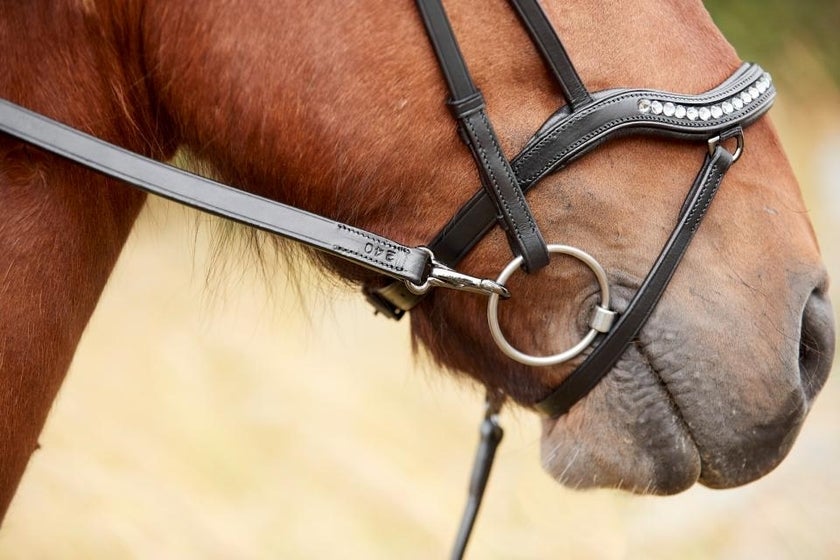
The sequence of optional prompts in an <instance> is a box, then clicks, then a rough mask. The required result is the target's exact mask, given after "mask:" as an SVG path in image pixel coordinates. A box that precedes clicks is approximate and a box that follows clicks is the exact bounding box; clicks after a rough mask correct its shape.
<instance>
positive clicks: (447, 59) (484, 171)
mask: <svg viewBox="0 0 840 560" xmlns="http://www.w3.org/2000/svg"><path fill="white" fill-rule="evenodd" d="M417 6H418V8H419V10H420V14H421V15H422V17H423V23H424V25H425V26H426V31H427V33H428V35H429V40H430V41H431V43H432V47H433V48H434V51H435V55H436V56H437V58H438V62H439V63H440V68H441V70H442V72H443V75H444V78H445V79H446V83H447V86H448V87H449V92H450V94H451V96H452V98H451V100H450V101H449V103H448V105H449V107H450V110H451V111H452V114H453V116H454V117H455V118H456V119H457V120H458V123H459V127H460V130H461V137H462V138H463V139H464V141H465V143H466V144H467V146H469V148H470V151H471V152H472V155H473V159H474V160H475V164H476V167H477V169H478V173H479V177H480V179H481V185H482V187H483V188H484V190H485V192H486V193H487V194H488V195H489V197H490V199H491V200H492V201H493V203H494V205H495V207H496V208H495V209H496V216H497V220H498V222H499V224H500V225H501V226H502V228H503V229H504V230H505V232H506V234H507V237H508V242H509V243H510V246H511V250H512V251H513V253H514V254H515V255H521V256H522V257H523V259H524V264H523V266H524V268H525V270H526V271H529V272H532V271H535V270H538V269H540V268H542V267H544V266H545V265H547V264H548V251H547V250H546V243H545V241H544V240H543V237H542V234H540V231H539V228H538V227H537V223H536V220H535V219H534V216H533V215H532V213H531V209H530V207H529V206H528V203H527V201H526V200H525V194H524V193H523V192H522V189H521V188H520V186H519V183H518V181H517V179H516V175H514V173H513V169H511V166H510V162H509V161H508V159H507V158H506V157H505V155H504V153H502V149H501V145H500V143H499V139H498V137H497V136H496V133H495V131H494V130H493V127H492V125H491V124H490V119H489V118H488V117H487V113H486V111H485V106H484V98H483V97H482V95H481V92H479V91H478V88H476V87H475V84H474V83H473V81H472V78H471V77H470V74H469V70H468V69H467V65H466V62H465V61H464V57H463V56H462V55H461V51H460V49H459V48H458V42H457V40H456V39H455V34H454V33H453V31H452V26H451V25H450V24H449V18H448V17H447V16H446V12H445V11H444V9H443V5H442V4H441V2H440V0H417Z"/></svg>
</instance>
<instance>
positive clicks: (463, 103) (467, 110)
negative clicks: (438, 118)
mask: <svg viewBox="0 0 840 560" xmlns="http://www.w3.org/2000/svg"><path fill="white" fill-rule="evenodd" d="M446 106H447V107H449V111H450V112H451V113H452V116H453V117H455V118H456V119H458V120H462V119H465V118H467V117H469V116H470V115H472V114H474V113H477V112H478V111H481V110H482V109H484V96H483V95H481V92H480V91H476V92H475V93H473V94H472V95H469V96H467V97H464V98H461V99H450V100H449V101H447V102H446Z"/></svg>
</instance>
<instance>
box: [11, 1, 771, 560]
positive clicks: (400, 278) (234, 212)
mask: <svg viewBox="0 0 840 560" xmlns="http://www.w3.org/2000/svg"><path fill="white" fill-rule="evenodd" d="M509 1H510V3H511V5H512V6H513V7H514V9H515V10H516V12H517V13H518V15H519V17H520V19H521V21H522V23H523V24H524V26H525V27H526V28H527V30H528V32H529V34H530V36H531V39H532V40H533V42H534V43H535V45H536V46H537V48H538V50H539V52H540V54H541V56H542V58H543V59H544V61H545V63H546V64H547V66H548V68H549V69H550V71H551V74H552V75H553V76H554V78H555V79H556V80H557V83H558V84H559V85H560V88H561V90H562V92H563V95H564V97H565V99H566V106H564V107H562V108H561V109H559V110H558V111H557V112H556V113H555V114H554V115H552V116H551V117H550V118H549V119H548V120H547V121H546V122H545V123H544V124H543V125H542V127H541V128H540V129H539V130H538V131H537V132H536V133H535V134H534V136H533V137H532V138H531V139H530V140H529V141H528V143H527V144H526V146H525V147H524V148H523V149H522V151H521V152H520V153H519V154H518V155H517V156H516V157H514V158H513V159H511V160H508V159H507V158H506V157H505V155H504V154H503V153H502V151H501V149H500V148H499V141H498V139H497V137H496V134H495V132H494V130H493V127H492V125H491V123H490V119H489V117H488V116H487V113H486V111H485V104H484V99H483V97H482V95H481V93H480V91H479V90H478V88H477V87H476V86H475V84H474V83H473V80H472V78H471V77H470V74H469V71H468V69H467V66H466V63H465V61H464V58H463V56H462V55H461V52H460V49H459V47H458V42H457V40H456V39H455V36H454V34H453V32H452V29H451V26H450V24H449V21H448V19H447V16H446V13H445V11H444V9H443V6H442V4H441V1H440V0H417V5H418V8H419V10H420V13H421V15H422V19H423V22H424V24H425V27H426V31H427V33H428V35H429V38H430V41H431V44H432V46H433V48H434V51H435V54H436V56H437V59H438V62H439V63H440V67H441V70H442V73H443V76H444V78H445V80H446V83H447V86H448V89H449V94H450V99H449V100H448V102H447V105H448V107H449V109H450V111H451V112H452V115H453V117H454V118H455V120H456V121H457V123H458V132H459V134H460V136H461V138H462V139H463V141H464V142H465V143H466V145H467V146H468V147H469V148H470V151H471V152H472V155H473V159H474V160H475V163H476V168H477V170H478V174H479V177H480V180H481V186H482V189H481V190H480V191H479V192H477V193H476V194H475V195H474V196H473V197H472V198H471V199H470V200H469V201H468V202H467V203H466V204H464V206H462V207H461V209H460V210H458V212H457V213H456V214H455V215H454V216H453V218H452V219H451V220H450V221H449V222H448V223H447V224H446V226H445V227H444V228H443V229H442V230H441V231H440V232H439V233H438V234H437V235H436V236H435V238H434V239H432V241H431V242H430V243H429V244H428V245H427V246H425V247H406V246H404V245H402V244H400V243H397V242H395V241H393V240H391V239H387V238H384V237H382V236H379V235H376V234H374V233H371V232H368V231H364V230H361V229H359V228H356V227H353V226H350V225H347V224H343V223H340V222H336V221H333V220H330V219H328V218H325V217H323V216H318V215H315V214H312V213H309V212H306V211H304V210H300V209H297V208H294V207H291V206H287V205H285V204H281V203H278V202H275V201H272V200H268V199H266V198H262V197H259V196H256V195H253V194H250V193H248V192H245V191H242V190H239V189H236V188H233V187H230V186H227V185H223V184H221V183H217V182H214V181H211V180H208V179H205V178H203V177H199V176H197V175H193V174H191V173H187V172H185V171H182V170H179V169H176V168H174V167H171V166H168V165H165V164H162V163H159V162H156V161H154V160H151V159H148V158H145V157H143V156H141V155H138V154H135V153H133V152H129V151H127V150H124V149H122V148H119V147H117V146H114V145H112V144H109V143H107V142H105V141H103V140H100V139H98V138H95V137H93V136H90V135H87V134H85V133H83V132H80V131H78V130H75V129H73V128H70V127H68V126H66V125H63V124H61V123H58V122H56V121H54V120H51V119H49V118H47V117H45V116H43V115H40V114H38V113H34V112H32V111H29V110H27V109H24V108H22V107H20V106H17V105H15V104H13V103H11V102H9V101H6V100H2V99H0V131H3V132H5V133H7V134H9V135H11V136H13V137H15V138H18V139H20V140H22V141H24V142H27V143H30V144H33V145H35V146H38V147H40V148H42V149H44V150H46V151H48V152H52V153H54V154H58V155H60V156H63V157H65V158H67V159H70V160H72V161H75V162H78V163H80V164H82V165H84V166H86V167H89V168H91V169H94V170H96V171H99V172H101V173H103V174H105V175H108V176H110V177H113V178H117V179H120V180H122V181H124V182H126V183H128V184H130V185H133V186H135V187H137V188H140V189H142V190H145V191H147V192H150V193H152V194H156V195H159V196H163V197H166V198H169V199H171V200H174V201H176V202H179V203H181V204H185V205H188V206H191V207H194V208H197V209H199V210H203V211H205V212H209V213H212V214H216V215H219V216H222V217H225V218H229V219H232V220H235V221H237V222H241V223H243V224H246V225H249V226H253V227H255V228H258V229H262V230H265V231H268V232H271V233H274V234H277V235H281V236H283V237H287V238H290V239H293V240H296V241H299V242H301V243H304V244H307V245H309V246H311V247H314V248H317V249H320V250H322V251H326V252H328V253H331V254H333V255H336V256H339V257H342V258H344V259H347V260H350V261H352V262H354V263H356V264H358V265H360V266H363V267H366V268H369V269H372V270H374V271H376V272H378V273H380V274H383V275H385V276H387V277H390V278H392V279H393V280H394V281H392V282H391V283H389V284H387V285H385V286H380V287H373V286H366V287H365V288H364V292H365V294H366V297H367V299H368V301H370V302H371V303H372V304H373V306H374V307H375V309H376V310H377V311H378V312H381V313H382V314H384V315H386V316H388V317H391V318H394V319H399V318H401V317H402V316H403V315H404V314H405V312H406V311H409V310H410V309H412V308H413V307H415V306H416V305H418V304H419V303H420V301H422V298H423V297H424V296H425V295H426V294H427V293H428V292H429V291H430V290H431V289H432V288H450V289H455V290H465V291H470V292H476V293H479V294H484V295H487V296H489V301H488V322H489V325H490V331H491V334H492V336H493V338H494V340H495V341H496V343H497V344H498V345H499V347H500V348H501V350H502V351H503V352H504V353H505V354H506V355H507V356H509V357H510V358H511V359H514V360H517V361H519V362H522V363H524V364H527V365H531V366H543V365H551V364H557V363H561V362H564V361H567V360H569V359H571V358H573V357H575V356H577V355H579V354H581V353H582V352H583V351H584V350H586V349H588V348H591V351H590V352H589V354H588V355H587V356H586V357H585V359H584V360H583V362H582V363H581V364H580V365H579V366H578V367H577V368H576V369H575V370H574V371H573V372H572V373H571V374H570V375H569V376H568V377H567V378H566V380H565V381H563V383H561V384H560V385H559V386H558V387H557V388H555V389H554V390H553V391H552V392H551V393H550V394H548V395H547V396H546V397H545V398H544V399H543V400H541V401H540V402H538V403H535V404H534V407H535V408H536V409H537V410H538V411H540V412H541V413H543V414H545V415H547V416H549V417H557V416H560V415H562V414H565V413H566V412H567V411H568V410H569V409H570V408H571V407H572V406H573V405H574V404H575V403H576V402H577V401H579V400H580V399H581V398H583V397H584V396H585V395H586V394H587V393H588V392H589V391H590V390H591V389H592V388H593V387H595V385H596V384H597V383H598V381H599V380H600V379H601V378H602V377H603V376H604V375H606V374H607V372H609V371H610V370H611V369H612V367H613V366H614V365H615V363H616V362H617V361H618V359H619V358H620V356H621V355H622V353H623V352H624V350H625V349H626V347H627V346H628V344H630V342H631V341H632V340H633V338H634V337H636V335H637V334H638V332H639V331H640V329H641V328H642V326H643V325H644V324H645V322H646V320H647V319H648V317H649V316H650V314H651V313H652V311H653V308H654V307H655V306H656V304H657V302H658V301H659V299H660V297H661V296H662V294H663V292H664V290H665V288H666V287H667V285H668V282H669V281H670V279H671V276H672V275H673V273H674V271H675V270H676V267H677V266H678V265H679V263H680V260H681V259H682V256H683V254H684V253H685V251H686V249H687V247H688V244H689V243H690V241H691V239H692V237H693V236H694V233H695V232H696V231H697V228H698V227H699V225H700V222H701V220H702V219H703V217H704V215H705V213H706V210H707V209H708V207H709V205H710V203H711V201H712V199H713V197H714V196H715V193H716V192H717V190H718V188H719V186H720V184H721V181H722V180H723V177H724V175H725V173H726V171H727V170H728V169H729V168H730V166H731V165H732V164H733V163H734V162H735V161H737V159H738V158H739V156H740V155H741V153H742V151H743V149H744V137H743V127H746V126H748V125H749V124H751V123H752V122H754V121H755V120H756V119H758V118H759V117H760V116H762V115H763V114H764V113H765V112H767V110H768V109H769V108H770V106H771V105H772V103H773V100H774V98H775V89H774V87H773V84H772V81H771V79H770V76H769V75H768V74H767V73H765V72H764V71H763V70H762V69H761V68H760V67H759V66H758V65H755V64H744V65H742V66H741V67H740V68H738V70H736V71H735V73H734V74H733V75H732V76H730V77H729V78H728V79H727V80H726V81H724V82H723V83H722V84H720V85H719V86H717V87H715V88H714V89H711V90H709V91H707V92H705V93H702V94H699V95H684V94H675V93H668V92H662V91H655V90H644V89H610V90H605V91H600V92H595V93H592V92H589V91H588V90H587V89H586V87H585V86H584V84H583V82H582V81H581V79H580V77H579V76H578V74H577V71H576V70H575V67H574V65H573V64H572V62H571V60H570V59H569V57H568V54H567V53H566V51H565V49H564V47H563V44H562V43H561V41H560V39H559V37H558V36H557V34H556V32H555V30H554V28H553V27H552V25H551V23H550V22H549V20H548V18H547V17H546V15H545V13H544V12H543V11H542V8H541V7H540V5H539V4H538V2H537V0H509ZM630 134H643V135H656V136H664V137H668V138H674V139H680V140H690V141H696V142H702V143H703V144H704V145H705V146H706V149H707V153H706V156H705V159H704V161H703V164H702V165H701V167H700V170H699V172H698V174H697V176H696V178H695V180H694V182H693V184H692V185H691V187H690V189H689V190H688V194H687V196H686V198H685V200H684V202H683V204H682V208H681V210H680V213H679V217H678V219H677V224H676V226H675V227H674V229H673V231H672V233H671V235H670V236H669V238H668V241H667V242H666V243H665V245H664V247H663V249H662V251H661V252H660V254H659V256H658V257H657V259H656V261H655V263H654V265H653V267H652V268H651V270H650V272H649V273H648V274H647V276H646V277H645V279H644V281H643V282H642V284H641V287H640V288H639V290H638V291H637V292H636V294H635V296H634V297H633V298H632V299H631V301H630V302H629V304H628V305H627V307H626V309H625V310H624V311H623V312H622V313H621V314H620V315H619V314H617V313H616V312H615V311H613V310H611V309H610V302H609V299H610V298H609V282H608V277H607V274H606V272H605V271H604V270H603V268H602V267H601V265H600V264H599V263H598V261H597V260H595V258H593V257H592V256H591V255H589V254H588V253H586V252H584V251H583V250H581V249H578V248H575V247H570V246H566V245H549V244H546V242H545V241H544V239H543V237H542V234H541V233H540V230H539V227H538V224H537V222H536V220H535V218H534V216H533V214H532V213H531V210H530V208H529V206H528V203H527V201H526V198H525V193H526V192H527V191H528V190H530V189H531V188H532V187H534V186H535V185H536V184H537V182H538V181H539V180H540V179H542V178H544V177H545V176H547V175H548V174H551V173H554V172H556V171H558V170H560V169H562V168H563V167H565V166H566V165H568V164H569V163H570V162H572V161H573V160H575V159H577V158H579V157H581V156H583V155H584V154H586V153H587V152H589V151H590V150H592V149H594V148H595V147H597V146H598V145H600V144H601V143H603V142H605V141H607V140H609V139H612V138H616V137H619V136H623V135H630ZM730 139H734V140H735V142H736V147H735V149H734V151H733V152H729V151H728V150H727V149H726V148H725V147H724V143H725V142H726V141H728V140H730ZM495 225H499V226H501V227H502V229H503V230H504V231H505V233H506V235H507V239H508V242H509V244H510V247H511V250H512V252H513V254H514V259H513V260H512V261H511V262H510V264H508V266H507V267H506V268H505V269H504V270H503V271H502V273H501V274H500V275H499V277H498V278H497V279H496V280H490V279H481V278H476V277H473V276H470V275H467V274H463V273H460V272H457V271H456V270H455V267H456V266H457V265H458V263H459V262H460V261H461V260H462V259H463V258H464V256H465V255H466V254H467V253H469V251H470V250H471V249H472V248H473V247H474V246H475V245H476V244H477V243H478V241H479V240H480V239H482V238H483V237H484V235H485V234H486V233H487V232H488V231H489V230H490V229H491V228H493V226H495ZM555 253H562V254H566V255H569V256H572V257H574V258H576V259H578V260H580V261H581V262H582V263H583V264H585V265H586V266H587V267H589V268H590V269H591V270H592V272H593V273H594V275H595V277H596V280H597V281H598V284H599V287H600V290H601V300H600V302H599V304H597V305H595V306H594V308H593V310H592V315H591V319H590V321H589V326H590V330H589V331H588V332H587V333H586V335H585V336H584V338H583V339H582V340H581V342H580V343H578V344H577V345H575V346H574V347H572V348H570V349H569V350H566V351H564V352H561V353H559V354H555V355H552V356H532V355H528V354H525V353H523V352H520V351H519V350H517V349H516V348H514V347H513V346H512V345H510V343H509V342H508V341H507V340H506V339H505V337H504V334H503V333H502V330H501V328H500V326H499V324H498V318H497V312H498V303H499V299H500V298H508V297H510V296H511V294H510V293H509V292H508V290H507V288H506V287H505V282H507V280H508V279H509V277H510V276H511V275H512V274H513V273H514V272H515V271H517V270H519V269H520V268H522V269H524V270H525V271H526V272H534V271H536V270H539V269H540V268H542V267H545V266H547V265H548V263H549V260H550V255H551V254H555ZM503 400H504V395H502V394H500V393H498V392H497V391H495V390H488V398H487V407H486V413H485V417H484V420H483V422H482V425H481V439H480V443H479V448H478V452H477V454H476V460H475V466H474V469H473V475H472V478H471V481H470V494H469V501H468V504H467V509H466V511H465V512H464V517H463V520H462V524H461V528H460V530H459V534H458V537H457V540H456V543H455V547H454V549H453V552H452V557H453V558H461V557H462V556H463V553H464V551H465V549H466V545H467V541H468V539H469V535H470V532H471V530H472V526H473V524H474V522H475V517H476V514H477V511H478V508H479V505H480V503H481V498H482V496H483V492H484V488H485V486H486V483H487V479H488V476H489V472H490V466H491V465H492V461H493V456H494V453H495V450H496V447H497V446H498V444H499V442H500V440H501V437H502V431H501V428H500V426H499V423H498V413H499V410H500V408H501V406H502V402H503Z"/></svg>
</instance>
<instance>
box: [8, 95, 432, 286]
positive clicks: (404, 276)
mask: <svg viewBox="0 0 840 560" xmlns="http://www.w3.org/2000/svg"><path fill="white" fill-rule="evenodd" d="M0 131H2V132H5V133H7V134H10V135H11V136H14V137H15V138H18V139H20V140H23V141H25V142H28V143H30V144H33V145H35V146H38V147H40V148H43V149H44V150H46V151H48V152H51V153H54V154H57V155H60V156H63V157H65V158H67V159H70V160H73V161H76V162H78V163H81V164H82V165H84V166H86V167H89V168H91V169H95V170H96V171H99V172H101V173H104V174H105V175H108V176H110V177H114V178H117V179H121V180H122V181H125V182H126V183H129V184H131V185H133V186H135V187H137V188H140V189H142V190H144V191H147V192H150V193H153V194H156V195H159V196H163V197H165V198H168V199H171V200H174V201H176V202H179V203H181V204H185V205H187V206H191V207H193V208H197V209H199V210H203V211H205V212H209V213H211V214H216V215H218V216H222V217H225V218H229V219H231V220H235V221H237V222H240V223H243V224H247V225H249V226H252V227H255V228H258V229H262V230H265V231H269V232H271V233H275V234H277V235H282V236H283V237H288V238H290V239H294V240H296V241H300V242H301V243H305V244H307V245H310V246H312V247H315V248H317V249H321V250H322V251H326V252H328V253H331V254H333V255H337V256H339V257H342V258H345V259H348V260H351V261H353V262H354V263H356V264H359V265H361V266H364V267H367V268H370V269H373V270H375V271H377V272H380V273H382V274H384V275H386V276H390V277H392V278H396V279H398V280H402V281H405V280H408V281H410V282H412V283H414V284H422V283H423V282H424V281H425V280H426V278H427V276H428V273H429V269H430V265H431V261H430V256H429V254H428V252H427V251H425V250H422V249H416V248H411V247H405V246H403V245H400V244H399V243H397V242H395V241H392V240H390V239H386V238H384V237H381V236H379V235H376V234H374V233H370V232H368V231H364V230H362V229H359V228H355V227H352V226H349V225H347V224H343V223H340V222H335V221H333V220H330V219H328V218H324V217H323V216H318V215H315V214H311V213H309V212H305V211H303V210H299V209H297V208H293V207H291V206H287V205H285V204H281V203H279V202H275V201H273V200H269V199H267V198H262V197H260V196H256V195H253V194H250V193H247V192H244V191H240V190H238V189H234V188H231V187H228V186H226V185H222V184H221V183H217V182H215V181H211V180H209V179H205V178H204V177H199V176H198V175H193V174H192V173H187V172H186V171H183V170H180V169H176V168H174V167H171V166H168V165H165V164H162V163H160V162H157V161H154V160H151V159H149V158H145V157H143V156H141V155H138V154H135V153H132V152H129V151H127V150H124V149H122V148H120V147H118V146H114V145H113V144H109V143H108V142H105V141H103V140H100V139H98V138H95V137H93V136H90V135H88V134H85V133H83V132H81V131H78V130H75V129H73V128H70V127H68V126H66V125H63V124H61V123H59V122H56V121H54V120H52V119H49V118H47V117H45V116H43V115H39V114H38V113H33V112H32V111H29V110H27V109H24V108H23V107H19V106H17V105H15V104H13V103H11V102H9V101H6V100H3V99H0Z"/></svg>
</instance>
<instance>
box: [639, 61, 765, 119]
mask: <svg viewBox="0 0 840 560" xmlns="http://www.w3.org/2000/svg"><path fill="white" fill-rule="evenodd" d="M771 83H772V78H770V74H768V73H767V72H765V73H764V74H763V75H762V76H761V77H760V78H759V79H758V80H756V81H755V82H754V83H752V84H750V85H749V86H747V87H745V88H744V89H743V90H741V91H739V92H738V93H736V94H735V95H734V96H733V97H731V98H730V99H727V100H726V101H721V102H718V103H715V104H714V105H703V106H694V105H679V104H677V103H672V102H671V101H659V100H656V99H640V100H639V105H638V107H639V112H640V113H642V114H647V113H650V114H652V115H665V116H666V117H675V118H677V119H687V120H690V121H696V120H698V119H699V120H701V121H708V120H715V119H719V118H721V117H723V116H724V115H730V114H732V113H734V112H735V111H740V110H741V109H743V108H744V107H745V106H747V105H749V104H750V103H752V102H753V101H755V100H756V99H758V98H759V97H761V96H762V95H763V94H764V93H765V92H766V91H767V90H768V89H770V84H771Z"/></svg>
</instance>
